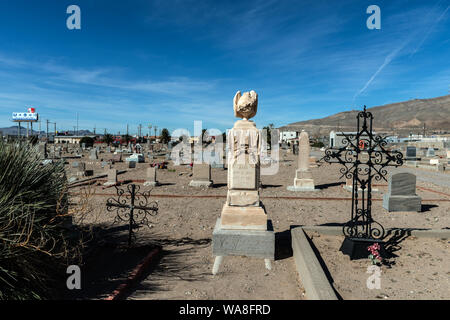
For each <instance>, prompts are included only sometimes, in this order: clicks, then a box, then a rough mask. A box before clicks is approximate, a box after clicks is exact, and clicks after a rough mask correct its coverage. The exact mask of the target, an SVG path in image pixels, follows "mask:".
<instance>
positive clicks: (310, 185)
mask: <svg viewBox="0 0 450 320" xmlns="http://www.w3.org/2000/svg"><path fill="white" fill-rule="evenodd" d="M287 189H288V190H289V191H318V189H315V185H314V180H313V179H297V178H295V179H294V185H293V186H288V187H287Z"/></svg>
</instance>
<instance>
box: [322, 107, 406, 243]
mask: <svg viewBox="0 0 450 320" xmlns="http://www.w3.org/2000/svg"><path fill="white" fill-rule="evenodd" d="M372 120H373V115H372V113H371V112H368V111H366V106H364V110H363V111H361V112H359V113H358V115H357V130H358V131H357V132H356V133H355V134H353V133H351V134H345V133H342V134H343V135H344V138H343V140H342V143H343V146H342V147H331V148H327V149H326V150H325V156H324V157H323V158H322V159H321V160H324V161H325V162H327V163H330V164H331V163H339V164H341V165H342V166H343V167H342V168H341V169H340V172H341V173H342V176H341V178H342V177H344V176H345V177H346V178H347V179H353V192H352V217H351V220H350V221H349V222H347V223H346V224H345V225H344V227H343V230H344V235H345V236H346V237H351V238H359V239H382V238H383V237H384V235H385V231H384V228H383V226H382V225H381V224H379V223H378V222H376V221H374V220H373V219H372V179H375V180H377V181H380V180H381V179H384V180H385V181H386V178H385V176H386V175H387V169H386V168H387V167H389V166H392V167H399V166H401V165H402V164H403V154H402V153H401V152H399V151H389V150H387V149H386V148H385V147H386V145H387V142H386V140H385V139H384V138H383V137H381V136H378V135H377V136H374V135H373V133H372ZM359 188H361V190H362V195H361V201H359V199H358V190H359Z"/></svg>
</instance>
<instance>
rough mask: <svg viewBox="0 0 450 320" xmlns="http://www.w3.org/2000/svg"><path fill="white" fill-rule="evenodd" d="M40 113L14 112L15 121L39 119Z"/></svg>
mask: <svg viewBox="0 0 450 320" xmlns="http://www.w3.org/2000/svg"><path fill="white" fill-rule="evenodd" d="M38 118H39V117H38V114H37V113H31V112H13V114H12V119H13V121H38Z"/></svg>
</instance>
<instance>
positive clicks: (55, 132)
mask: <svg viewBox="0 0 450 320" xmlns="http://www.w3.org/2000/svg"><path fill="white" fill-rule="evenodd" d="M55 137H56V122H55ZM53 141H55V140H54V139H53Z"/></svg>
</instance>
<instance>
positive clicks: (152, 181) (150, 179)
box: [144, 167, 159, 187]
mask: <svg viewBox="0 0 450 320" xmlns="http://www.w3.org/2000/svg"><path fill="white" fill-rule="evenodd" d="M157 170H158V169H157V167H150V168H147V181H145V182H144V186H151V187H156V186H158V185H159V182H158V180H157V178H156V172H157Z"/></svg>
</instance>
